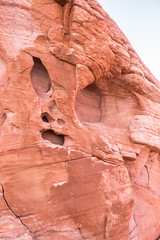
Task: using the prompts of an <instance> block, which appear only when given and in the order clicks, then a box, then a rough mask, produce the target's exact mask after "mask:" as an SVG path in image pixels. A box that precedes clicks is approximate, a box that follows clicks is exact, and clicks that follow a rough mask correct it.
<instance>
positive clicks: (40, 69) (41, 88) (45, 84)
mask: <svg viewBox="0 0 160 240" xmlns="http://www.w3.org/2000/svg"><path fill="white" fill-rule="evenodd" d="M33 61H34V66H33V68H32V71H31V81H32V85H33V88H34V90H35V92H36V94H37V95H38V96H39V97H41V98H49V97H50V95H49V93H48V92H49V91H50V90H51V81H50V77H49V74H48V71H47V69H46V68H45V66H44V65H43V63H42V61H41V60H40V59H39V58H36V57H33Z"/></svg>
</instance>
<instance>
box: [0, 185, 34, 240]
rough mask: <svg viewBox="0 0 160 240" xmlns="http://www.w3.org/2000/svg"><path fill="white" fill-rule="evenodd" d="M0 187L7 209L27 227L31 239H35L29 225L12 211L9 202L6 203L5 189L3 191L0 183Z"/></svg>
mask: <svg viewBox="0 0 160 240" xmlns="http://www.w3.org/2000/svg"><path fill="white" fill-rule="evenodd" d="M0 187H1V189H2V196H3V200H4V201H5V203H6V205H7V207H8V209H9V210H10V211H11V212H12V213H13V215H14V216H15V217H16V218H17V219H19V221H20V222H21V224H22V225H23V226H24V227H25V228H27V230H28V231H29V233H30V235H31V237H32V239H33V240H36V238H35V237H34V236H33V232H32V231H31V230H30V229H29V227H28V226H27V225H26V224H25V223H24V222H23V221H22V219H21V218H20V217H19V216H18V215H17V214H16V213H15V212H14V211H13V209H12V208H11V207H10V205H9V203H8V201H7V199H6V197H5V191H4V187H3V185H2V184H0Z"/></svg>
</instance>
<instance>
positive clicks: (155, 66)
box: [98, 0, 160, 81]
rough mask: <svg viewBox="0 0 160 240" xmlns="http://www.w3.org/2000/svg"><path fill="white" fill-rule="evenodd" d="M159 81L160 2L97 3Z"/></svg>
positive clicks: (107, 0)
mask: <svg viewBox="0 0 160 240" xmlns="http://www.w3.org/2000/svg"><path fill="white" fill-rule="evenodd" d="M98 2H99V3H100V4H101V6H102V7H103V9H104V10H105V11H106V12H107V13H108V14H109V15H110V17H111V18H112V19H113V20H114V21H115V22H116V23H117V25H118V26H119V27H120V29H121V30H122V32H123V33H124V34H125V35H126V37H127V38H128V40H129V41H130V43H131V45H132V47H133V48H134V49H135V51H136V52H137V53H138V55H139V56H140V58H141V59H142V61H143V62H144V64H145V65H146V66H147V67H148V68H149V70H150V71H151V72H152V73H153V75H154V76H155V77H156V78H157V79H158V80H159V81H160V0H98Z"/></svg>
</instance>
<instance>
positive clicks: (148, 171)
mask: <svg viewBox="0 0 160 240" xmlns="http://www.w3.org/2000/svg"><path fill="white" fill-rule="evenodd" d="M144 167H145V168H146V171H147V175H148V183H147V184H148V185H149V182H150V174H149V170H148V167H147V165H144Z"/></svg>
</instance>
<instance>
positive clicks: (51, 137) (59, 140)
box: [42, 129, 64, 146]
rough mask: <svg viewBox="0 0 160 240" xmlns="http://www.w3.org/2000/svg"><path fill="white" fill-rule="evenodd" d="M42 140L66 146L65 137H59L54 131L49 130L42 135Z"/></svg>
mask: <svg viewBox="0 0 160 240" xmlns="http://www.w3.org/2000/svg"><path fill="white" fill-rule="evenodd" d="M42 138H43V139H45V140H48V141H50V142H51V143H53V144H56V145H61V146H62V145H63V144H64V136H63V135H57V134H56V133H55V132H54V131H53V130H51V129H49V130H47V131H45V132H43V133H42Z"/></svg>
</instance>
